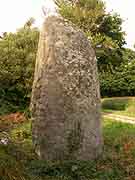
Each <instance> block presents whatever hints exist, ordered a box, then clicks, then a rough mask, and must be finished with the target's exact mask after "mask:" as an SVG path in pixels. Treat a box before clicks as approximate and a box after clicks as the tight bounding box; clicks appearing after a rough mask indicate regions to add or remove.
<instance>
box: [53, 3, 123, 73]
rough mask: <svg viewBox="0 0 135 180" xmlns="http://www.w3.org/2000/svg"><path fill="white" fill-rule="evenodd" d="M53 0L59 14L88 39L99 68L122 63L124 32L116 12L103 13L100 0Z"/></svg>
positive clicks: (104, 68) (103, 8)
mask: <svg viewBox="0 0 135 180" xmlns="http://www.w3.org/2000/svg"><path fill="white" fill-rule="evenodd" d="M56 2H57V4H58V7H59V11H60V13H61V15H62V16H63V17H64V18H66V19H68V20H69V21H71V22H72V23H74V24H75V25H76V26H78V27H79V28H80V29H82V30H83V31H84V32H85V34H86V35H87V37H88V38H89V39H90V40H91V42H92V45H93V47H94V49H95V51H96V56H97V60H98V67H99V71H100V72H104V71H107V72H108V71H112V69H115V68H116V67H117V66H118V65H120V64H121V63H122V61H123V53H122V52H123V48H122V46H123V45H124V44H125V37H124V35H125V33H124V32H123V31H122V19H121V18H120V16H119V15H117V14H108V13H106V11H105V8H106V7H105V3H104V2H103V1H102V0H96V1H95V0H80V1H68V0H56ZM71 2H72V3H71Z"/></svg>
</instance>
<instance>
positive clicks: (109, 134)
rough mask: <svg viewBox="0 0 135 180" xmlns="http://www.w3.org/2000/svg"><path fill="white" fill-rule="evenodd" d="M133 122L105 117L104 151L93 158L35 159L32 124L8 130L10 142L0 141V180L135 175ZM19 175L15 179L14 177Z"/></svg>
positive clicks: (117, 179) (106, 179)
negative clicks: (98, 156) (4, 143)
mask: <svg viewBox="0 0 135 180" xmlns="http://www.w3.org/2000/svg"><path fill="white" fill-rule="evenodd" d="M134 132H135V126H134V125H130V124H126V123H119V122H115V121H111V120H109V119H105V120H104V123H103V135H104V152H103V155H102V156H101V157H100V158H99V159H97V160H95V161H64V162H55V163H48V162H45V161H40V160H38V159H37V157H36V155H35V154H34V151H33V146H32V141H31V124H30V122H26V123H23V124H21V125H19V126H18V127H16V128H15V129H13V130H11V132H10V134H9V136H10V138H11V143H10V144H8V145H6V146H4V145H0V169H2V170H1V171H0V179H2V178H5V179H2V180H8V179H9V180H10V179H13V180H14V179H15V180H18V179H19V180H21V179H22V180H121V179H123V180H124V179H125V180H126V179H133V178H134V177H135V133H134ZM17 178H18V179H17Z"/></svg>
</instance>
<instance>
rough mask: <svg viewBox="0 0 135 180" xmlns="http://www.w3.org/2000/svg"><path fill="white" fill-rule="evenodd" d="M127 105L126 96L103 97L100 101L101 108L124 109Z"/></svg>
mask: <svg viewBox="0 0 135 180" xmlns="http://www.w3.org/2000/svg"><path fill="white" fill-rule="evenodd" d="M127 106H128V98H124V99H121V98H116V99H113V98H112V99H111V98H110V99H109V98H108V99H104V100H103V101H102V108H103V109H110V110H116V111H120V110H125V109H126V108H127Z"/></svg>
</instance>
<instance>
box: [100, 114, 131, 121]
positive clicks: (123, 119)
mask: <svg viewBox="0 0 135 180" xmlns="http://www.w3.org/2000/svg"><path fill="white" fill-rule="evenodd" d="M103 117H104V118H110V119H114V120H116V121H120V122H124V123H129V124H135V118H132V117H128V116H121V115H117V114H113V113H103Z"/></svg>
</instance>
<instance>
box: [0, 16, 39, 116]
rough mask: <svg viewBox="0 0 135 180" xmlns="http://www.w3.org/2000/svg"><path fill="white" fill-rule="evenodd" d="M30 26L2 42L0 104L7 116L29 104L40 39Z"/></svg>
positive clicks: (4, 38)
mask: <svg viewBox="0 0 135 180" xmlns="http://www.w3.org/2000/svg"><path fill="white" fill-rule="evenodd" d="M30 22H31V23H32V19H31V20H30ZM30 22H29V23H28V22H27V23H26V25H25V26H24V27H23V28H21V29H19V30H18V31H17V32H16V33H9V34H8V33H6V34H5V35H4V37H3V38H2V39H1V40H0V101H1V102H5V103H0V104H1V105H0V111H3V109H7V110H6V111H7V113H8V112H11V111H16V110H17V109H24V108H25V107H26V106H28V104H29V98H30V93H31V87H32V80H33V72H34V64H35V58H36V51H37V44H38V35H39V31H38V29H36V28H33V27H31V25H30ZM6 106H7V108H5V107H6ZM3 113H4V112H3Z"/></svg>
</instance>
